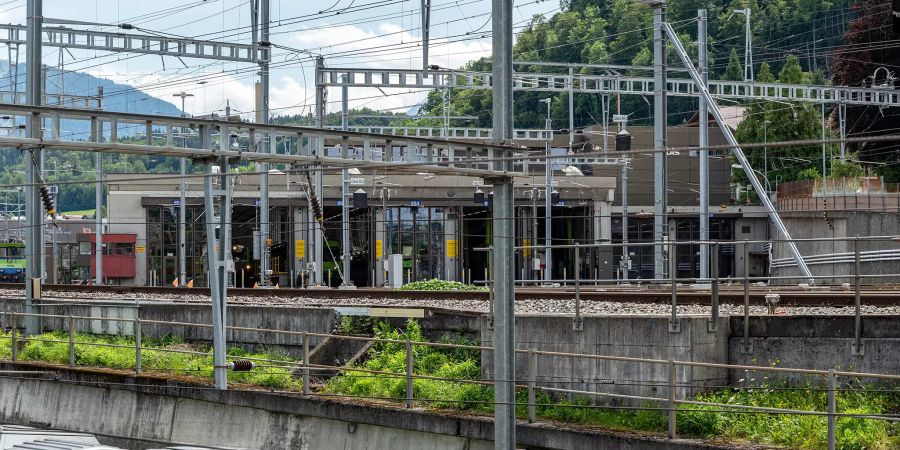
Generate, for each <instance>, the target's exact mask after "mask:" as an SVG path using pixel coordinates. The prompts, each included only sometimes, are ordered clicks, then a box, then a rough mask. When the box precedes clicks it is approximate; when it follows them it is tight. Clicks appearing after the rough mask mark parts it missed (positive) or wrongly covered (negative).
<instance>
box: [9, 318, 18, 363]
mask: <svg viewBox="0 0 900 450" xmlns="http://www.w3.org/2000/svg"><path fill="white" fill-rule="evenodd" d="M17 317H18V316H17V315H16V313H14V312H12V313H9V333H10V353H12V360H13V362H16V360H18V358H19V340H18V334H19V323H18V320H16V318H17Z"/></svg>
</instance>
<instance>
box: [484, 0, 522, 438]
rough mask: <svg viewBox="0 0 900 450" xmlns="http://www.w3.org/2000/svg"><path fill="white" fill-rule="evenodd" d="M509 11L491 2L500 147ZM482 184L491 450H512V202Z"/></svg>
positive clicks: (507, 189) (508, 104)
mask: <svg viewBox="0 0 900 450" xmlns="http://www.w3.org/2000/svg"><path fill="white" fill-rule="evenodd" d="M512 6H513V2H512V0H492V18H491V20H492V28H491V29H492V30H493V34H492V49H493V67H492V69H493V80H494V88H493V90H492V99H493V101H492V105H493V115H492V116H493V128H494V139H495V140H497V141H500V142H511V141H512V139H513V91H512V88H513V81H512V76H513V59H512V43H513V27H512V18H513V9H512ZM504 156H508V155H504ZM497 169H498V170H507V171H510V172H511V171H512V169H513V165H512V162H511V161H503V162H501V163H500V164H499V167H498V168H497ZM486 181H489V182H490V183H489V184H492V185H494V210H493V219H494V227H493V234H494V236H493V241H492V247H493V253H494V267H493V271H494V276H493V277H492V279H493V283H494V303H495V306H494V313H495V320H494V336H493V343H494V402H495V403H494V448H495V449H497V450H513V449H515V444H516V407H515V402H516V390H515V378H516V369H515V362H516V353H515V351H516V350H515V344H516V338H515V336H516V329H515V324H516V322H515V308H514V304H513V302H514V298H515V292H514V291H515V273H514V272H515V271H514V266H513V264H514V261H515V250H514V247H515V209H514V201H515V196H514V192H513V180H512V178H511V177H498V178H496V179H490V180H486Z"/></svg>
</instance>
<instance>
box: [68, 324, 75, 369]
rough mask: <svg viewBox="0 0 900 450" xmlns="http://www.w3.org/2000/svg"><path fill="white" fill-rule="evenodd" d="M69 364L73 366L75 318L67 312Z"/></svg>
mask: <svg viewBox="0 0 900 450" xmlns="http://www.w3.org/2000/svg"><path fill="white" fill-rule="evenodd" d="M69 366H70V367H75V319H74V318H72V313H71V312H70V313H69Z"/></svg>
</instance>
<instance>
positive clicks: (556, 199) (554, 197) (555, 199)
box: [550, 188, 560, 204]
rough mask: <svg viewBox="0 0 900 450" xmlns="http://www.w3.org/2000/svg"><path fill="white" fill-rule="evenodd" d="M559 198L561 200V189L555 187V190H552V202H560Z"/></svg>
mask: <svg viewBox="0 0 900 450" xmlns="http://www.w3.org/2000/svg"><path fill="white" fill-rule="evenodd" d="M559 200H560V196H559V190H557V189H556V188H553V190H552V191H551V192H550V203H553V204H556V203H559Z"/></svg>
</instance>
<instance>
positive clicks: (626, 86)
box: [316, 65, 900, 106]
mask: <svg viewBox="0 0 900 450" xmlns="http://www.w3.org/2000/svg"><path fill="white" fill-rule="evenodd" d="M582 66H583V65H582ZM345 74H346V75H348V77H349V81H348V83H349V86H350V87H373V88H382V89H388V88H399V89H479V90H490V89H493V84H494V77H493V76H492V75H491V74H490V73H488V72H472V71H463V70H441V71H439V72H438V71H430V72H429V73H428V76H427V77H423V76H422V71H421V70H420V69H413V70H410V69H368V68H347V67H343V68H331V67H329V68H322V69H321V71H318V70H317V75H316V79H317V80H319V82H321V83H322V84H324V85H325V86H340V85H341V84H343V82H342V81H341V75H345ZM567 78H568V75H567V74H552V73H529V72H516V83H515V85H514V86H513V90H516V91H532V92H556V93H563V92H567V91H568V87H567V86H568V85H567ZM573 79H574V81H573V83H572V84H573V86H574V90H575V92H576V93H585V94H621V95H640V96H648V95H654V94H655V92H656V89H655V87H654V79H653V77H647V76H629V75H621V74H582V73H574V74H573ZM666 86H667V93H668V95H669V96H672V97H697V96H699V95H700V92H699V89H698V88H697V87H696V86H694V84H693V82H692V81H691V80H690V79H687V78H668V79H667V80H666ZM709 93H710V95H711V96H713V97H714V98H728V99H739V100H780V101H794V102H804V103H822V102H825V103H837V102H839V101H841V100H842V99H843V101H845V102H846V103H847V104H848V105H863V106H868V105H872V106H900V92H898V91H897V90H894V89H875V88H871V87H849V86H815V85H806V84H788V83H758V82H749V81H730V80H709Z"/></svg>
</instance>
